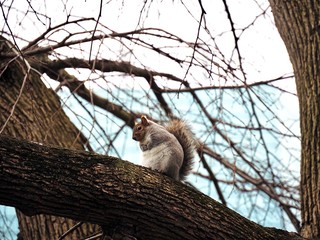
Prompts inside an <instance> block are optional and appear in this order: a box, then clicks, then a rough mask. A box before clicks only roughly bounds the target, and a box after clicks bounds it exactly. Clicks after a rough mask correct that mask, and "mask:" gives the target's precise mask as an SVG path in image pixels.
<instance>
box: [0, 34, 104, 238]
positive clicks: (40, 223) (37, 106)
mask: <svg viewBox="0 0 320 240" xmlns="http://www.w3.org/2000/svg"><path fill="white" fill-rule="evenodd" d="M0 52H1V53H5V52H8V53H12V52H15V53H16V54H17V57H16V58H15V59H0V73H1V76H0V96H1V97H0V134H1V135H9V136H13V137H16V138H19V139H27V140H30V141H34V142H39V143H43V144H45V145H54V146H63V147H68V148H70V149H84V147H83V144H82V142H81V139H80V137H79V136H80V133H79V131H78V130H77V128H76V127H75V126H74V125H73V124H72V123H71V122H70V120H69V118H68V117H67V116H66V115H65V113H64V112H63V110H62V108H61V106H60V102H59V98H58V97H57V95H56V94H55V93H54V92H53V91H52V90H51V89H48V88H47V87H46V86H45V85H44V84H43V83H42V81H41V79H40V76H39V74H37V73H36V72H35V71H33V70H32V69H31V68H30V66H29V65H28V63H27V62H26V61H25V60H24V59H23V58H22V57H19V52H18V51H16V50H14V48H13V46H12V45H11V43H9V42H8V41H7V40H6V39H4V38H3V37H1V36H0ZM17 216H18V219H19V228H20V233H19V237H20V238H23V239H24V240H28V239H32V240H37V239H58V237H59V236H60V235H61V234H62V233H64V232H65V231H66V230H67V229H68V228H70V227H71V226H73V225H74V224H75V222H74V221H72V220H70V219H65V218H57V217H54V216H47V215H38V216H34V217H27V216H24V215H23V214H22V213H21V212H19V211H17ZM97 229H98V226H91V225H83V226H82V228H78V229H77V230H76V231H74V232H73V233H72V234H70V235H69V236H68V237H66V238H65V239H79V238H81V237H84V236H87V235H90V234H92V232H95V231H97Z"/></svg>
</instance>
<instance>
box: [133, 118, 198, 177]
mask: <svg viewBox="0 0 320 240" xmlns="http://www.w3.org/2000/svg"><path fill="white" fill-rule="evenodd" d="M132 138H133V139H134V140H136V141H138V142H139V143H140V149H141V150H142V152H143V153H142V162H141V165H142V166H145V167H149V168H151V169H153V170H158V171H159V172H161V173H163V174H165V175H167V176H169V177H171V178H173V179H175V180H178V181H183V180H185V177H186V176H187V175H188V174H189V173H190V171H191V169H192V165H193V158H194V151H195V150H196V141H195V138H194V135H193V133H192V131H191V130H190V128H189V126H188V125H187V124H186V123H185V122H184V121H181V120H173V121H171V122H170V124H169V125H168V126H167V127H164V126H161V125H159V124H157V123H155V122H153V121H151V120H149V119H148V118H147V117H146V116H144V115H142V116H141V122H140V123H136V124H135V126H134V128H133V134H132Z"/></svg>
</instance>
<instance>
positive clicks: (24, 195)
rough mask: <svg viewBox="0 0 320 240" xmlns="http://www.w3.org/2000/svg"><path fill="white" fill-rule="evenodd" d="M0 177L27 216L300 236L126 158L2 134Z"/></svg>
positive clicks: (141, 234)
mask: <svg viewBox="0 0 320 240" xmlns="http://www.w3.org/2000/svg"><path fill="white" fill-rule="evenodd" d="M0 182H1V184H0V203H1V204H5V205H10V206H14V207H16V208H18V209H21V210H22V211H23V212H25V213H26V214H28V215H34V214H39V213H44V214H52V215H58V216H64V217H69V218H73V219H76V220H81V221H88V222H92V223H97V224H100V225H104V226H106V227H108V226H111V225H114V224H117V225H120V226H125V227H127V228H130V229H131V234H133V235H134V236H136V237H137V238H140V239H248V237H249V238H250V239H301V238H300V237H299V236H298V235H296V234H293V233H288V232H285V231H281V230H276V229H270V228H264V227H261V226H259V225H257V224H255V223H253V222H251V221H249V220H247V219H245V218H243V217H241V216H240V215H239V214H237V213H235V212H233V211H231V210H230V209H228V208H226V207H225V206H223V205H222V204H219V203H217V202H216V201H214V200H212V199H210V198H209V197H207V196H206V195H204V194H202V193H200V192H197V191H195V190H193V189H191V188H189V187H188V186H186V185H184V184H182V183H179V182H175V181H173V180H171V179H170V178H168V177H165V176H163V175H161V174H159V173H156V172H153V171H151V170H149V169H145V168H142V167H139V166H136V165H134V164H131V163H128V162H126V161H122V160H119V159H116V158H114V157H109V156H103V155H96V154H92V153H88V152H83V151H72V150H67V149H61V148H51V147H47V146H42V145H39V144H36V143H29V142H23V141H18V140H16V139H12V138H8V137H4V136H2V137H0ZM221 225H223V227H221Z"/></svg>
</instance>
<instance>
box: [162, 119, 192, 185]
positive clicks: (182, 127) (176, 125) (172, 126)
mask: <svg viewBox="0 0 320 240" xmlns="http://www.w3.org/2000/svg"><path fill="white" fill-rule="evenodd" d="M166 129H167V130H168V132H170V133H172V134H173V135H174V136H175V137H176V138H177V139H178V141H179V143H180V144H181V146H182V149H183V151H184V157H183V163H182V166H181V168H180V171H179V180H180V181H183V180H185V177H186V176H187V175H188V174H189V173H190V171H191V170H192V165H193V159H194V152H195V150H196V147H197V144H196V140H195V137H194V134H193V132H192V131H191V129H190V127H189V126H188V125H187V124H186V122H184V121H181V120H173V121H171V122H170V123H169V125H168V126H167V127H166Z"/></svg>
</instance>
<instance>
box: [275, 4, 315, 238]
mask: <svg viewBox="0 0 320 240" xmlns="http://www.w3.org/2000/svg"><path fill="white" fill-rule="evenodd" d="M270 4H271V7H272V11H273V14H274V18H275V22H276V25H277V27H278V30H279V32H280V35H281V37H282V39H283V41H284V43H285V45H286V47H287V50H288V53H289V56H290V59H291V62H292V65H293V69H294V73H295V79H296V85H297V92H298V98H299V103H300V121H301V124H300V126H301V138H302V139H301V146H302V151H301V215H302V226H301V234H302V236H304V237H306V238H309V239H320V175H319V174H320V18H319V14H320V2H319V1H301V0H292V1H283V0H270Z"/></svg>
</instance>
